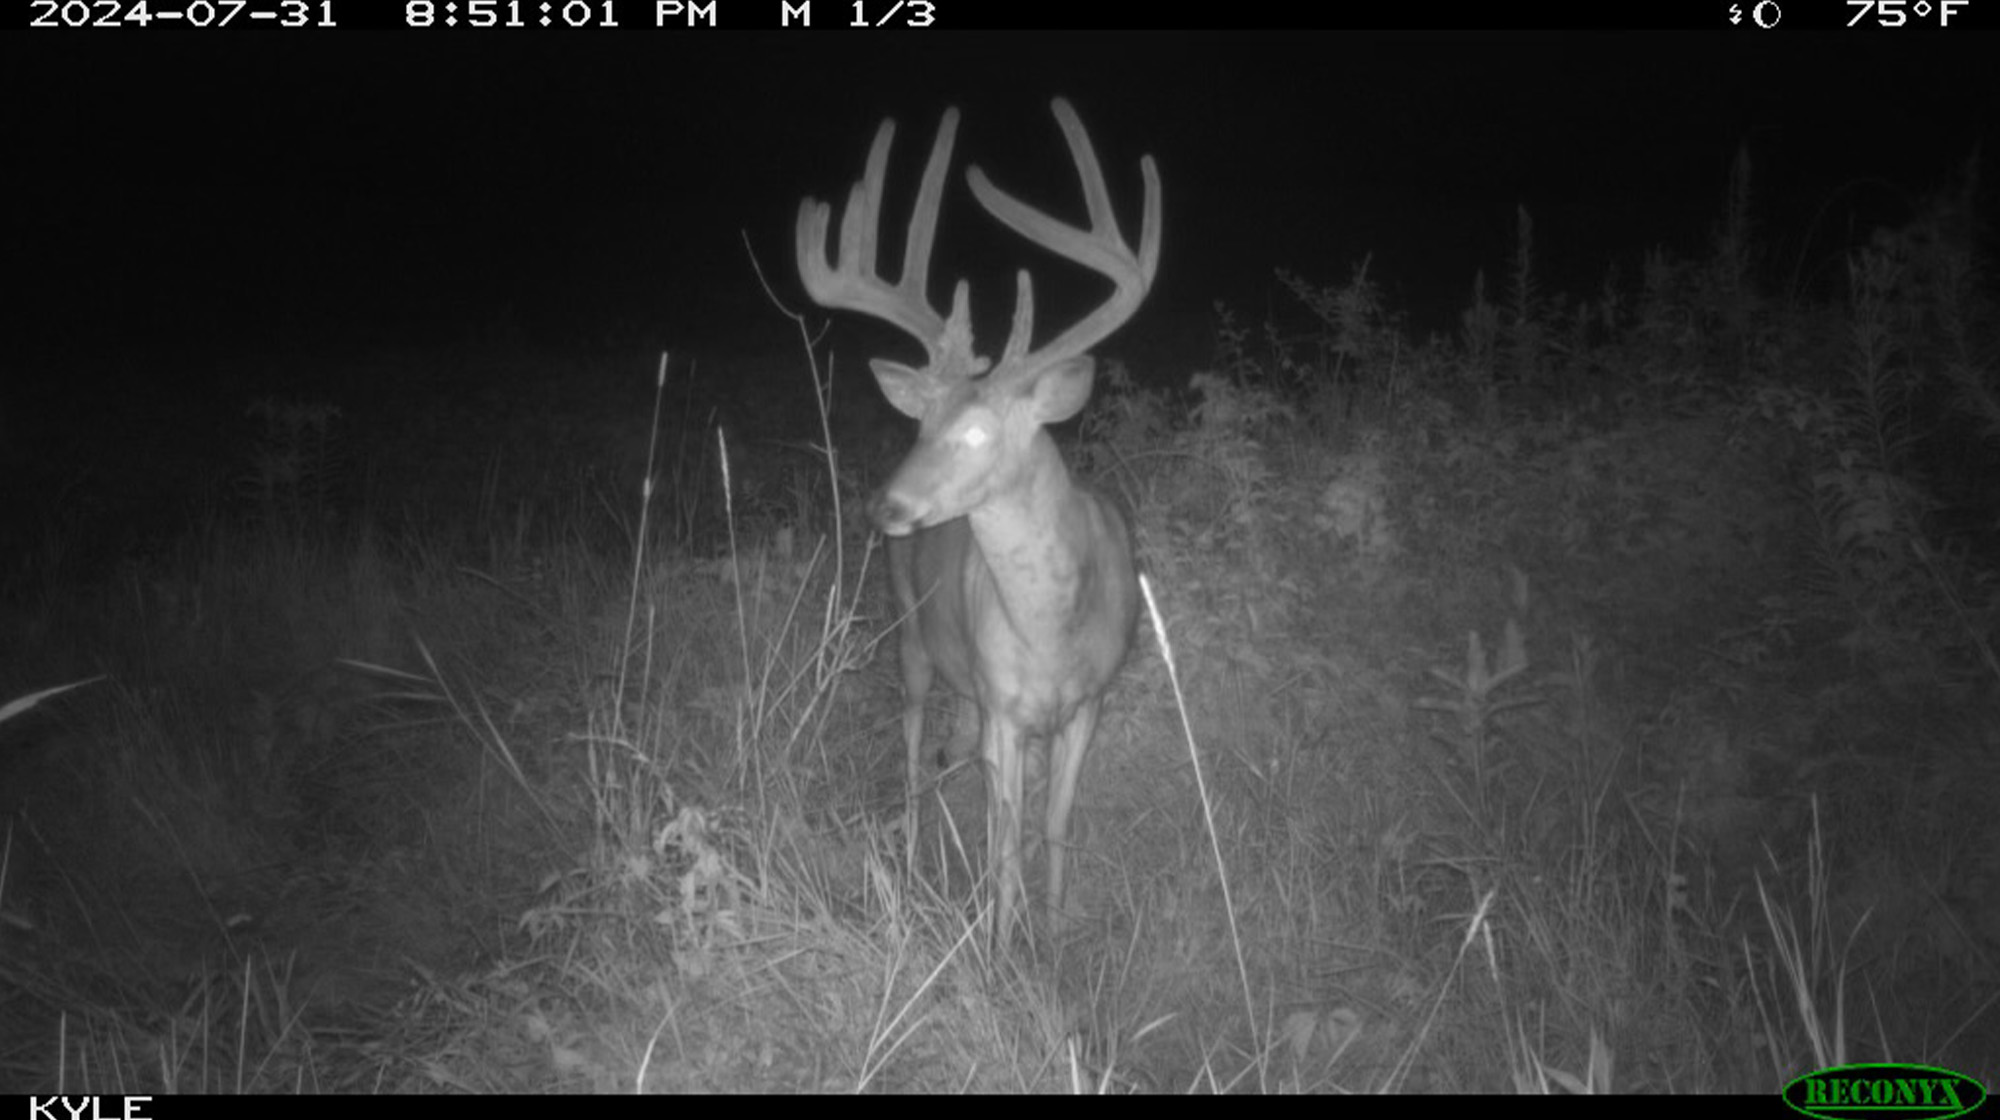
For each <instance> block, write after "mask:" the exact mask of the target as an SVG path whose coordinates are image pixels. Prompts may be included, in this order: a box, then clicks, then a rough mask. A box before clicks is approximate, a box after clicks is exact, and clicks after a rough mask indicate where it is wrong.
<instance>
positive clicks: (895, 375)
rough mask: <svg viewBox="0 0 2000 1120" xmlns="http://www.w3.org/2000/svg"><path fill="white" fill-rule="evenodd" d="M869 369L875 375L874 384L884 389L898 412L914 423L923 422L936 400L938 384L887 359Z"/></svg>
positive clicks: (919, 372)
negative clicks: (915, 421) (914, 421)
mask: <svg viewBox="0 0 2000 1120" xmlns="http://www.w3.org/2000/svg"><path fill="white" fill-rule="evenodd" d="M868 368H869V369H871V370H874V371H875V383H876V384H877V385H880V386H881V387H882V395H883V396H885V397H887V398H889V403H890V404H892V405H894V406H896V411H897V412H900V413H902V414H903V415H905V416H908V417H910V418H911V419H913V420H922V419H923V418H924V414H925V413H927V412H929V411H930V408H931V403H932V402H933V401H935V400H936V399H937V388H936V382H934V381H933V380H932V379H931V378H930V377H928V376H926V375H925V373H924V372H923V371H922V370H916V369H911V368H910V367H909V366H906V365H904V364H903V363H901V362H892V361H889V360H888V359H887V358H876V359H874V360H872V361H870V362H869V363H868Z"/></svg>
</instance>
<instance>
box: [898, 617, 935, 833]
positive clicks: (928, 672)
mask: <svg viewBox="0 0 2000 1120" xmlns="http://www.w3.org/2000/svg"><path fill="white" fill-rule="evenodd" d="M902 662H903V749H904V755H905V758H904V763H905V765H904V773H903V778H904V786H903V798H904V800H903V858H904V860H905V861H906V863H905V865H906V866H908V867H912V868H914V867H915V866H916V865H917V816H918V813H917V810H918V808H919V806H921V805H922V804H923V798H922V797H921V796H920V795H919V793H918V791H919V790H921V789H922V788H923V786H922V782H923V776H924V775H923V760H924V701H925V699H926V698H927V697H928V696H929V695H930V691H931V677H932V676H933V674H934V671H935V666H933V665H932V664H931V657H930V654H929V652H927V651H926V650H925V649H924V643H923V639H922V637H921V635H919V634H918V633H917V623H916V619H914V618H909V619H905V620H903V647H902Z"/></svg>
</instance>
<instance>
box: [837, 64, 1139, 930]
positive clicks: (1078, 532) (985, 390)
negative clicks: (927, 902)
mask: <svg viewBox="0 0 2000 1120" xmlns="http://www.w3.org/2000/svg"><path fill="white" fill-rule="evenodd" d="M1054 109H1055V116H1056V121H1057V123H1059V124H1060V125H1061V126H1062V132H1063V137H1064V138H1065V139H1066V140H1067V141H1068V142H1069V151H1070V157H1071V159H1072V160H1073V161H1074V162H1075V164H1076V169H1077V175H1078V177H1079V178H1080V179H1081V180H1082V182H1083V197H1084V205H1085V207H1086V210H1087V212H1088V215H1089V220H1090V228H1088V229H1078V228H1076V227H1074V226H1070V225H1067V224H1065V223H1064V222H1061V221H1058V220H1057V219H1055V218H1052V217H1050V216H1049V215H1047V214H1045V213H1043V212H1041V211H1039V210H1036V209H1034V208H1033V207H1030V206H1028V205H1027V204H1025V203H1023V202H1021V201H1019V200H1018V199H1016V198H1014V197H1012V196H1010V195H1007V194H1005V193H1003V192H1001V191H1000V190H999V189H998V188H996V187H995V186H994V185H993V184H992V183H991V182H990V181H989V180H988V179H987V177H986V175H985V173H984V172H982V171H981V170H980V169H979V168H978V167H977V166H974V167H972V168H971V169H969V170H968V171H967V173H966V180H967V182H968V183H969V184H970V185H971V187H972V193H973V196H974V197H976V198H977V199H978V200H979V203H980V205H981V206H983V207H985V209H986V210H987V212H988V213H990V214H992V215H993V216H994V217H995V218H998V219H999V220H1000V221H1001V222H1002V223H1004V224H1005V225H1006V226H1007V227H1008V228H1010V229H1012V230H1014V231H1015V232H1016V233H1019V234H1020V235H1022V236H1023V237H1026V238H1027V239H1028V240H1029V241H1032V242H1034V243H1035V244H1037V245H1040V246H1042V247H1044V248H1046V249H1049V250H1050V251H1052V252H1054V253H1056V254H1058V255H1060V256H1063V257H1066V258H1068V259H1069V260H1072V261H1074V262H1076V263H1077V264H1080V265H1083V266H1084V267H1086V268H1089V269H1091V270H1093V271H1095V272H1097V273H1100V274H1102V275H1103V276H1105V277H1106V278H1108V279H1109V280H1110V281H1111V284H1112V292H1111V296H1110V298H1109V299H1107V300H1106V301H1105V302H1104V303H1103V304H1101V305H1100V306H1098V307H1097V309H1096V310H1094V311H1092V312H1091V313H1090V314H1088V315H1087V316H1085V317H1084V318H1083V319H1081V320H1080V321H1078V322H1076V323H1075V324H1074V325H1072V326H1070V327H1069V329H1067V330H1065V331H1063V332H1062V333H1061V334H1059V335H1057V336H1056V337H1055V338H1054V339H1051V340H1050V341H1048V342H1047V343H1045V344H1044V345H1042V346H1040V347H1034V346H1033V342H1034V339H1033V335H1034V322H1035V297H1034V286H1033V282H1032V281H1031V280H1030V278H1029V276H1028V273H1027V271H1026V270H1025V269H1023V270H1021V272H1020V273H1019V275H1018V280H1017V285H1016V291H1015V297H1014V318H1013V325H1012V328H1011V330H1010V331H1009V333H1008V336H1007V342H1006V345H1005V346H1004V347H1002V348H1001V350H1000V356H999V360H998V361H997V363H996V362H995V361H994V360H993V359H991V358H988V357H982V356H981V355H979V354H978V353H976V352H975V351H974V349H973V340H972V326H971V318H970V315H971V313H970V311H969V310H968V306H967V305H968V301H969V298H970V296H969V292H968V287H969V286H968V284H967V283H966V281H964V280H962V279H961V280H960V281H959V282H958V284H957V287H956V290H955V291H954V293H953V295H952V302H951V311H950V314H949V315H946V316H940V315H939V313H938V311H937V309H936V308H935V307H933V305H932V304H931V302H930V297H929V293H928V290H927V289H928V285H929V270H930V254H931V245H932V241H933V240H934V237H935V234H936V232H937V215H938V205H939V203H940V202H941V201H942V196H943V192H944V184H945V173H946V170H947V169H948V168H949V166H950V164H951V149H952V143H953V140H954V137H955V136H956V134H957V132H958V110H957V109H956V108H953V109H947V110H946V111H945V114H944V119H943V120H942V121H941V122H940V123H939V125H938V131H937V139H936V140H935V141H934V142H933V143H932V145H931V154H930V162H929V163H928V164H926V165H925V168H924V175H923V179H922V180H921V182H920V184H919V187H918V190H917V200H916V209H915V211H914V212H913V213H912V214H911V216H910V224H909V230H908V233H907V235H906V237H905V239H904V243H903V268H902V272H901V273H900V274H899V276H898V277H897V280H896V283H895V284H893V285H892V284H890V283H889V282H888V281H886V280H884V279H883V278H882V276H881V273H880V272H879V271H878V269H877V267H876V259H875V258H876V249H877V243H878V238H877V228H878V225H879V222H880V218H881V209H882V180H883V173H884V171H885V170H886V167H887V164H888V159H889V147H890V144H891V142H892V141H893V140H894V138H895V134H896V124H895V122H894V121H893V120H885V121H883V122H882V125H881V127H880V128H879V129H878V130H877V131H876V133H875V143H874V146H873V147H871V148H870V149H869V151H868V164H867V168H866V170H865V172H864V173H863V175H862V177H861V179H860V180H859V181H857V182H856V183H855V184H854V187H853V189H852V190H850V191H849V192H848V196H847V208H846V210H845V212H843V213H842V215H841V219H840V246H839V256H838V261H837V263H830V262H829V261H828V260H827V255H826V240H827V230H828V226H829V224H830V221H831V218H832V212H831V207H830V206H829V205H828V204H826V203H824V202H820V201H818V200H816V199H811V198H808V199H805V200H803V201H802V202H801V203H800V204H799V221H798V246H797V248H798V266H799V278H800V279H801V280H802V281H803V282H804V284H805V288H806V291H807V293H808V294H809V295H811V297H812V299H813V300H814V302H816V303H818V304H820V305H821V306H823V307H826V308H829V309H833V310H847V311H858V312H861V313H862V314H864V315H870V316H873V317H874V318H877V319H880V320H882V321H883V322H886V323H889V324H890V325H892V326H894V327H896V328H898V329H899V330H901V331H902V332H903V333H904V334H907V335H909V336H910V337H912V338H914V339H915V340H916V341H917V342H918V343H919V344H921V345H922V347H923V349H924V355H925V361H924V364H923V365H921V366H910V365H905V364H903V363H901V362H896V361H890V360H888V359H883V358H877V359H875V360H874V361H872V362H870V363H869V368H870V369H872V370H873V371H874V373H875V380H876V382H877V383H878V384H879V385H880V386H881V388H882V393H883V395H884V396H886V397H887V398H888V399H889V403H890V404H892V405H894V406H895V407H896V408H897V409H898V410H899V411H901V412H903V413H904V414H905V415H908V416H911V417H914V418H915V419H916V420H917V421H918V422H919V430H918V434H917V443H916V446H915V447H914V448H913V449H912V450H911V451H910V453H909V455H908V456H907V457H905V458H904V459H903V461H902V464H901V465H900V466H898V467H897V468H896V470H895V472H894V473H893V474H892V475H891V476H890V478H889V481H888V483H887V485H885V486H884V487H883V489H882V490H881V492H880V493H879V494H877V495H876V496H875V497H874V498H873V500H872V501H871V502H870V503H869V514H870V517H871V518H872V519H873V521H874V522H875V524H876V526H877V527H879V528H880V529H881V530H882V532H883V533H884V534H885V535H887V537H888V538H889V548H888V550H889V577H890V584H891V586H892V588H893V589H894V592H895V596H896V601H897V603H898V604H899V605H900V606H901V608H902V612H903V617H902V620H901V623H900V625H901V643H900V644H901V649H900V652H901V657H902V673H903V690H904V706H903V739H904V745H905V747H906V749H907V752H908V767H907V775H906V776H907V779H908V782H909V787H908V789H909V792H908V796H909V803H908V804H909V808H908V810H907V812H908V823H909V826H910V832H909V836H910V842H911V844H912V847H913V848H914V843H915V828H914V825H915V808H916V805H917V802H918V789H919V788H920V783H921V780H922V765H921V759H922V747H923V735H924V702H925V699H926V697H927V696H928V695H929V693H930V688H931V683H932V680H933V678H934V677H936V676H943V677H944V679H945V682H946V683H947V684H949V685H950V686H951V687H952V689H953V690H955V691H956V692H957V693H958V694H959V696H960V697H961V698H970V700H971V701H972V702H974V703H975V704H976V705H977V708H978V713H979V748H980V757H981V760H982V761H983V762H984V764H985V769H986V791H987V798H986V801H987V808H986V852H987V856H986V858H987V871H988V876H989V878H990V879H991V881H992V883H993V890H994V896H995V900H994V914H995V919H996V922H997V925H996V927H995V934H996V937H997V938H999V939H1001V940H1005V939H1006V938H1007V937H1008V936H1009V935H1010V934H1011V932H1012V930H1013V928H1014V924H1015V921H1016V919H1017V917H1019V916H1020V913H1019V912H1020V907H1021V901H1022V896H1023V895H1024V894H1025V893H1026V888H1025V885H1024V883H1023V879H1022V862H1023V861H1022V852H1021V827H1022V826H1021V814H1022V809H1023V805H1022V779H1023V765H1024V757H1023V751H1024V749H1026V748H1027V747H1028V745H1029V744H1031V743H1034V744H1040V743H1046V744H1048V750H1049V752H1050V757H1049V759H1048V763H1047V767H1046V773H1047V776H1048V782H1047V786H1048V802H1047V807H1046V811H1045V815H1044V819H1043V826H1042V832H1043V840H1044V844H1043V847H1044V848H1045V849H1046V856H1047V861H1048V892H1047V898H1046V903H1047V906H1048V912H1049V919H1050V926H1051V928H1057V927H1059V926H1060V924H1061V923H1062V922H1063V920H1064V918H1065V916H1066V911H1065V909H1064V906H1063V864H1064V860H1065V858H1066V856H1067V841H1068V834H1069V816H1070V808H1071V806H1072V804H1073V803H1074V801H1075V798H1076V782H1077V775H1078V774H1079V773H1080V772H1081V770H1082V767H1083V756H1084V752H1085V750H1086V749H1088V747H1089V746H1090V739H1091V734H1092V732H1093V731H1095V730H1096V728H1097V717H1098V710H1099V708H1100V706H1101V705H1102V703H1103V700H1104V691H1105V688H1106V687H1107V686H1108V685H1109V684H1110V683H1111V678H1112V677H1113V675H1114V674H1116V673H1117V671H1118V666H1119V663H1120V662H1121V661H1122V660H1123V659H1124V657H1125V651H1126V647H1128V646H1129V645H1130V644H1131V641H1132V632H1133V626H1134V624H1135V621H1136V620H1137V618H1138V612H1139V593H1138V576H1137V575H1136V574H1135V572H1134V571H1133V567H1132V538H1131V532H1130V530H1129V529H1128V528H1127V527H1126V524H1125V520H1124V518H1123V517H1122V516H1121V515H1120V514H1119V512H1118V510H1117V509H1116V508H1115V507H1113V506H1112V504H1111V503H1110V502H1108V501H1106V500H1105V499H1104V498H1103V497H1101V496H1100V495H1098V494H1096V493H1093V492H1092V491H1091V490H1089V489H1088V488H1086V487H1085V486H1083V485H1081V484H1079V483H1078V482H1077V481H1076V480H1075V479H1073V478H1071V477H1070V473H1069V469H1068V467H1066V466H1065V465H1064V463H1063V460H1062V456H1061V454H1060V453H1059V452H1058V451H1057V450H1056V445H1055V441H1054V440H1053V439H1052V438H1051V437H1050V436H1049V433H1048V431H1047V430H1046V426H1047V425H1049V424H1054V423H1058V422H1060V421H1063V420H1067V419H1069V418H1070V417H1072V416H1074V415H1076V414H1077V412H1078V411H1079V410H1081V409H1082V408H1083V405H1084V402H1085V401H1087V400H1088V399H1089V398H1090V386H1091V379H1092V376H1093V373H1094V370H1095V363H1094V362H1093V361H1092V359H1091V357H1090V356H1089V354H1088V353H1087V351H1088V350H1089V349H1090V348H1091V347H1093V346H1095V345H1097V344H1098V343H1099V342H1101V341H1103V340H1104V339H1105V337H1106V336H1108V335H1110V334H1111V332H1113V331H1115V330H1117V329H1118V328H1119V327H1120V326H1122V325H1123V324H1124V323H1125V321H1126V320H1128V319H1130V318H1131V317H1132V314H1133V312H1135V311H1136V310H1138V307H1139V304H1140V302H1141V301H1142V300H1144V299H1145V297H1146V292H1147V290H1148V289H1149V288H1151V287H1152V284H1153V275H1154V273H1155V272H1156V271H1157V270H1158V268H1159V263H1160V177H1159V172H1158V171H1157V170H1156V169H1155V167H1154V166H1153V158H1152V157H1151V156H1146V157H1145V158H1143V159H1142V160H1141V161H1140V168H1141V170H1142V171H1143V173H1144V175H1145V180H1146V202H1145V218H1144V221H1143V224H1142V225H1141V227H1140V235H1139V250H1138V252H1137V253H1136V254H1135V253H1134V252H1133V251H1132V247H1131V246H1130V245H1129V244H1128V243H1127V242H1126V240H1125V237H1124V235H1123V234H1122V233H1120V232H1119V229H1118V218H1117V216H1116V215H1115V214H1114V213H1113V212H1112V208H1111V197H1110V194H1109V192H1108V191H1107V190H1106V189H1105V186H1104V174H1103V171H1102V170H1101V169H1100V168H1099V166H1098V162H1097V153H1096V151H1095V150H1094V149H1092V147H1091V144H1090V136H1089V135H1088V134H1087V133H1086V132H1085V131H1084V128H1083V122H1082V121H1080V120H1079V119H1078V118H1077V115H1076V110H1074V109H1072V108H1071V107H1070V105H1069V102H1067V101H1064V100H1062V99H1061V98H1057V99H1056V101H1055V103H1054ZM960 710H961V711H967V710H968V705H967V704H965V703H964V701H963V700H961V703H960Z"/></svg>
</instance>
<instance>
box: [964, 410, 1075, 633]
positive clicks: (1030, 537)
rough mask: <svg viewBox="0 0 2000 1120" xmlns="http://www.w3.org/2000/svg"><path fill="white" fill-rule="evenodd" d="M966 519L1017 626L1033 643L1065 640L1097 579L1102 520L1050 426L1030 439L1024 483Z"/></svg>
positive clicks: (981, 507)
mask: <svg viewBox="0 0 2000 1120" xmlns="http://www.w3.org/2000/svg"><path fill="white" fill-rule="evenodd" d="M969 519H970V521H971V522H972V535H973V539H974V540H976V541H977V542H978V544H979V550H980V552H981V553H982V554H983V555H984V556H985V559H986V566H987V568H988V569H989V570H990V571H991V572H992V574H993V582H994V584H995V586H996V587H997V589H998V590H999V593H1000V601H1001V605H1002V606H1003V607H1004V608H1005V609H1006V612H1007V617H1008V621H1009V622H1010V623H1011V624H1012V626H1013V628H1014V630H1015V632H1016V633H1018V634H1019V635H1020V636H1021V637H1022V638H1023V639H1026V640H1027V641H1029V642H1030V643H1044V642H1057V641H1060V640H1062V639H1063V637H1064V635H1065V634H1066V632H1067V630H1068V629H1069V627H1070V625H1071V624H1072V623H1073V621H1074V620H1075V618H1076V616H1077V615H1078V614H1079V613H1080V607H1081V604H1082V602H1083V600H1084V598H1085V596H1086V595H1087V594H1088V592H1089V589H1090V586H1091V584H1092V582H1093V581H1094V580H1095V579H1096V578H1097V577H1096V574H1095V573H1096V567H1097V555H1096V552H1097V547H1098V546H1097V544H1096V541H1097V539H1098V537H1099V536H1100V534H1101V533H1102V532H1103V526H1101V525H1099V524H1097V522H1099V521H1100V520H1101V519H1102V515H1101V514H1100V513H1099V512H1098V511H1097V509H1096V506H1095V502H1094V499H1093V498H1092V497H1091V495H1090V494H1088V493H1087V492H1085V491H1083V490H1080V489H1078V487H1077V485H1076V484H1075V482H1074V481H1073V480H1072V479H1071V478H1070V474H1069V468H1068V467H1066V466H1064V465H1063V461H1062V456H1061V454H1059V453H1058V452H1057V451H1056V446H1055V441H1054V440H1052V439H1051V438H1050V437H1049V434H1048V433H1047V432H1037V433H1036V434H1035V437H1034V440H1033V442H1032V443H1031V444H1030V445H1029V449H1028V463H1027V466H1026V469H1024V471H1023V472H1022V480H1021V483H1020V485H1018V486H1015V487H1013V488H1011V489H1010V490H1009V491H1007V492H1006V493H1003V494H996V495H994V496H993V497H991V498H989V499H988V500H987V501H986V502H985V504H983V505H981V506H980V507H979V508H978V509H976V510H973V511H972V513H971V514H970V515H969Z"/></svg>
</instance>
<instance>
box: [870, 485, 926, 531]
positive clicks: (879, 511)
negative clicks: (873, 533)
mask: <svg viewBox="0 0 2000 1120" xmlns="http://www.w3.org/2000/svg"><path fill="white" fill-rule="evenodd" d="M918 516H919V514H918V511H917V510H915V509H913V508H911V506H910V505H909V503H907V502H904V501H902V500H900V499H898V498H897V497H895V496H894V495H893V494H891V493H889V491H888V490H887V489H886V488H884V489H883V490H881V491H879V492H877V493H876V495H875V497H874V498H873V499H871V500H870V501H869V503H868V519H869V520H870V521H873V522H874V523H875V527H876V528H877V529H880V530H882V532H883V534H884V535H886V536H891V537H906V536H908V535H910V533H911V532H912V531H913V530H915V529H916V527H917V518H918Z"/></svg>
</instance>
